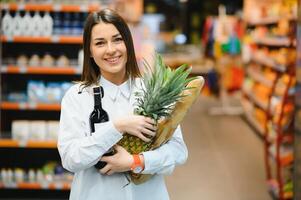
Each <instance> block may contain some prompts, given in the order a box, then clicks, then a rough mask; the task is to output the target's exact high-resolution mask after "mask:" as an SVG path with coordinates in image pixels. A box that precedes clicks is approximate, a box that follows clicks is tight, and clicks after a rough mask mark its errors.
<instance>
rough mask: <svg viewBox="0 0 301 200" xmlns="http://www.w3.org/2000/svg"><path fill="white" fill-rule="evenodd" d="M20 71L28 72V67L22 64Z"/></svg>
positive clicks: (22, 72)
mask: <svg viewBox="0 0 301 200" xmlns="http://www.w3.org/2000/svg"><path fill="white" fill-rule="evenodd" d="M19 69H20V73H21V74H25V73H26V72H27V68H26V67H25V66H20V68H19Z"/></svg>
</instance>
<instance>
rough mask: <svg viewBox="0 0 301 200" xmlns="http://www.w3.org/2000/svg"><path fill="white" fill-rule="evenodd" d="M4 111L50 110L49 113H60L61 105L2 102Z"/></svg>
mask: <svg viewBox="0 0 301 200" xmlns="http://www.w3.org/2000/svg"><path fill="white" fill-rule="evenodd" d="M0 105H1V109H2V110H48V111H60V110H61V106H60V104H56V103H53V104H50V103H28V102H8V101H2V102H1V104H0Z"/></svg>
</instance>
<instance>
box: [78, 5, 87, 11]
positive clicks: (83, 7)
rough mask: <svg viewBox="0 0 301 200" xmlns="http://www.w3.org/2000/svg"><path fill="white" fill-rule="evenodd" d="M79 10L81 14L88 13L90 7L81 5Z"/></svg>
mask: <svg viewBox="0 0 301 200" xmlns="http://www.w3.org/2000/svg"><path fill="white" fill-rule="evenodd" d="M79 9H80V11H81V12H88V6H87V5H81V6H80V7H79Z"/></svg>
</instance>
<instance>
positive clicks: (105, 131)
mask: <svg viewBox="0 0 301 200" xmlns="http://www.w3.org/2000/svg"><path fill="white" fill-rule="evenodd" d="M72 135H73V134H71V133H70V132H68V131H66V130H64V128H62V129H61V130H60V136H59V141H58V149H59V152H60V155H61V158H62V164H63V167H64V168H66V169H67V170H69V171H71V172H77V171H80V170H83V169H86V168H89V167H91V166H93V165H95V164H96V163H97V162H98V161H99V159H100V157H101V156H102V155H103V154H104V153H105V152H106V151H107V150H108V149H110V148H111V147H112V146H113V145H115V144H116V143H117V142H118V141H119V140H120V139H121V138H122V135H121V134H120V133H119V132H118V131H117V130H116V129H115V127H114V126H113V124H112V122H107V123H104V124H101V126H100V125H96V126H95V132H94V133H93V134H92V135H91V136H86V137H81V138H75V137H74V136H72Z"/></svg>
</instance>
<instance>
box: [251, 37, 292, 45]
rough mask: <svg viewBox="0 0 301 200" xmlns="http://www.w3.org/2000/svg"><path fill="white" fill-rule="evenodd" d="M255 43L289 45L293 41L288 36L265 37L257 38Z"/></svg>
mask: <svg viewBox="0 0 301 200" xmlns="http://www.w3.org/2000/svg"><path fill="white" fill-rule="evenodd" d="M254 41H255V43H257V44H259V45H266V46H275V47H283V46H284V47H289V46H291V45H292V42H291V41H290V40H289V38H287V37H281V38H280V37H279V38H277V37H265V38H257V39H255V40H254Z"/></svg>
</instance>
